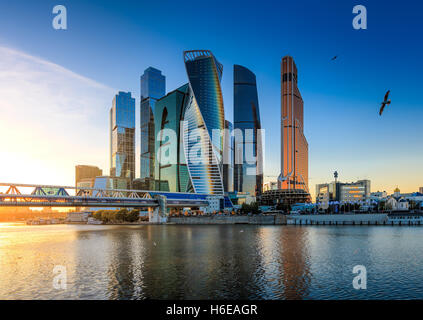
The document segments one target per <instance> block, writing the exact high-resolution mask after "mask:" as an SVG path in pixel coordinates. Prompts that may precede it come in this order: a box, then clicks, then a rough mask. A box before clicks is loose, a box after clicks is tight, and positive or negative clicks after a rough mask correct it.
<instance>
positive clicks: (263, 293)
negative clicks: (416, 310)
mask: <svg viewBox="0 0 423 320" xmlns="http://www.w3.org/2000/svg"><path fill="white" fill-rule="evenodd" d="M422 235H423V228H418V227H401V228H398V227H367V226H366V227H324V226H322V227H310V226H308V227H307V226H302V227H300V226H283V227H280V226H248V225H245V226H241V225H235V226H224V225H222V226H172V225H168V226H82V225H79V226H68V225H61V226H22V225H20V226H14V227H13V226H12V227H10V226H8V227H7V228H6V227H5V228H2V226H1V224H0V274H1V275H2V277H0V298H1V299H311V298H313V299H382V298H420V299H421V298H422V297H423V272H422V270H421V268H420V266H421V265H422V263H423V257H422V256H421V254H420V252H421V251H422V249H423V243H422V242H421V241H420V240H419V239H421V236H422ZM357 264H361V265H365V266H366V267H367V269H368V272H369V275H370V276H369V282H368V290H365V291H363V290H362V291H357V290H354V289H353V288H352V285H351V283H352V279H353V276H354V275H353V274H352V268H353V266H354V265H357ZM55 265H63V266H66V269H67V276H68V281H67V284H68V288H67V290H56V289H54V288H53V286H52V280H53V277H54V274H53V273H52V270H53V267H54V266H55Z"/></svg>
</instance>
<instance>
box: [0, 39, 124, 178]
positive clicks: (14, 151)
mask: <svg viewBox="0 0 423 320" xmlns="http://www.w3.org/2000/svg"><path fill="white" fill-rule="evenodd" d="M116 92H117V90H114V89H112V88H109V87H107V86H105V85H103V84H101V83H99V82H97V81H95V80H92V79H89V78H87V77H84V76H82V75H79V74H77V73H75V72H73V71H71V70H68V69H66V68H64V67H62V66H60V65H57V64H55V63H52V62H50V61H46V60H44V59H41V58H38V57H34V56H31V55H29V54H27V53H24V52H21V51H18V50H15V49H11V48H6V47H1V46H0V137H1V141H2V143H1V147H0V180H2V181H12V182H28V183H57V184H69V183H70V184H72V183H73V179H74V177H73V175H74V168H73V167H74V165H76V164H92V165H98V166H100V167H102V168H103V169H105V173H106V174H107V171H108V170H107V169H108V152H109V135H108V129H109V125H108V124H109V109H110V106H111V102H112V99H113V96H114V95H115V94H116Z"/></svg>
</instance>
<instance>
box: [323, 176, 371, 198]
mask: <svg viewBox="0 0 423 320" xmlns="http://www.w3.org/2000/svg"><path fill="white" fill-rule="evenodd" d="M369 199H370V180H358V181H356V182H350V183H343V182H336V181H333V182H330V183H322V184H317V185H316V202H317V203H327V202H331V201H338V202H341V203H342V202H363V201H367V200H369Z"/></svg>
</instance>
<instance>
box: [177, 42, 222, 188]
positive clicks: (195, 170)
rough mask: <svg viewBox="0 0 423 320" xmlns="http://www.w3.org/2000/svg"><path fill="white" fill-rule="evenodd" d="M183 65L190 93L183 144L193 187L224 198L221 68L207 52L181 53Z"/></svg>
mask: <svg viewBox="0 0 423 320" xmlns="http://www.w3.org/2000/svg"><path fill="white" fill-rule="evenodd" d="M184 62H185V68H186V71H187V75H188V79H189V88H190V90H189V97H188V101H187V105H186V109H185V112H184V126H183V132H184V134H183V143H184V151H185V158H186V161H187V166H188V172H189V176H190V178H191V182H192V187H193V189H194V192H196V193H208V194H219V195H223V193H224V188H223V179H222V153H223V132H224V128H225V116H224V109H223V98H222V89H221V87H220V81H221V78H222V71H223V66H222V65H221V64H220V63H219V62H218V61H217V60H216V58H215V57H214V55H213V54H212V53H211V52H210V51H208V50H194V51H184ZM216 129H217V133H216ZM214 130H215V134H213V131H214Z"/></svg>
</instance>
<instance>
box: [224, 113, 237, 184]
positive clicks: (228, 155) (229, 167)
mask: <svg viewBox="0 0 423 320" xmlns="http://www.w3.org/2000/svg"><path fill="white" fill-rule="evenodd" d="M232 131H233V126H232V123H231V122H230V121H228V120H225V134H224V140H223V187H224V189H225V192H233V191H234V140H235V139H234V136H233V134H232Z"/></svg>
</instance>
